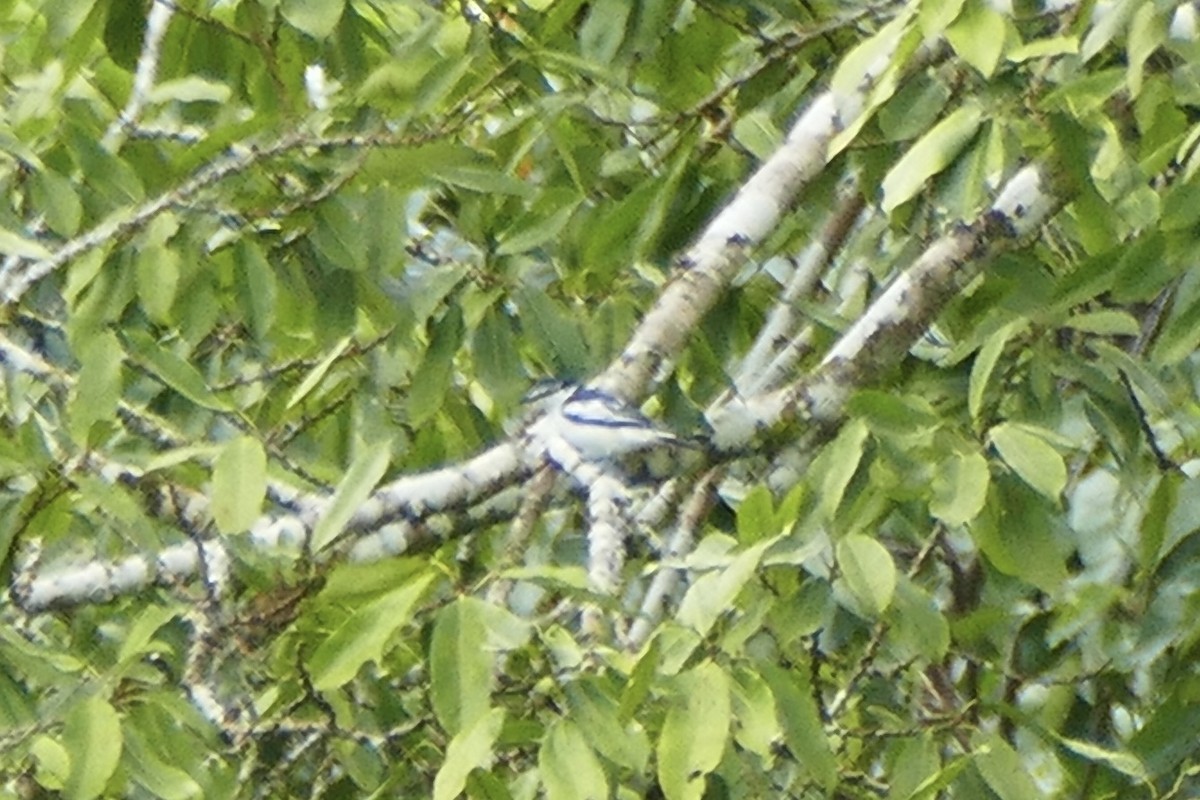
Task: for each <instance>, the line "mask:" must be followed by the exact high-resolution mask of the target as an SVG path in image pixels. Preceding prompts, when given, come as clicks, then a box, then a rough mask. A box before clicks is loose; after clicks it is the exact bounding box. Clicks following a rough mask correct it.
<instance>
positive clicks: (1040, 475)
mask: <svg viewBox="0 0 1200 800" xmlns="http://www.w3.org/2000/svg"><path fill="white" fill-rule="evenodd" d="M988 439H990V440H991V442H992V444H993V445H995V447H996V451H997V452H998V453H999V454H1000V457H1001V458H1003V459H1004V461H1005V463H1006V464H1008V465H1009V466H1010V467H1012V469H1013V471H1014V472H1016V473H1017V474H1018V475H1020V476H1021V480H1023V481H1025V482H1026V483H1028V484H1029V485H1030V486H1032V487H1033V488H1034V489H1036V490H1037V491H1039V492H1041V493H1042V494H1044V495H1045V496H1046V497H1049V498H1050V499H1051V500H1057V499H1058V496H1059V495H1060V494H1062V490H1063V489H1064V488H1065V487H1066V485H1067V466H1066V464H1064V463H1063V459H1062V456H1060V455H1059V454H1058V451H1057V450H1055V449H1054V448H1053V447H1051V446H1050V445H1049V443H1047V442H1046V440H1045V439H1044V438H1042V437H1041V436H1039V435H1037V434H1036V433H1032V432H1031V430H1030V428H1029V427H1028V426H1023V425H1017V424H1014V423H1011V422H1004V423H1001V424H999V425H997V426H996V427H994V428H992V429H991V430H990V431H989V432H988Z"/></svg>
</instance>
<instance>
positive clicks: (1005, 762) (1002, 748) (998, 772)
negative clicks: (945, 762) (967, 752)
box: [975, 734, 1041, 800]
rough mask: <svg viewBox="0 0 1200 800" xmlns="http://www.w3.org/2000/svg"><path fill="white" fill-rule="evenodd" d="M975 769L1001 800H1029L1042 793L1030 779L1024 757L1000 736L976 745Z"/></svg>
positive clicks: (993, 736)
mask: <svg viewBox="0 0 1200 800" xmlns="http://www.w3.org/2000/svg"><path fill="white" fill-rule="evenodd" d="M975 766H976V768H978V769H979V772H980V774H981V775H983V779H984V780H985V781H987V785H988V787H989V788H990V789H991V790H992V791H993V792H995V793H996V794H997V795H999V797H1000V800H1028V798H1031V797H1040V796H1041V792H1039V791H1038V787H1037V786H1036V785H1035V784H1034V782H1033V779H1032V778H1030V777H1029V770H1028V769H1026V768H1025V765H1024V763H1022V761H1021V756H1020V755H1018V754H1017V751H1016V750H1014V749H1013V748H1012V745H1010V744H1009V743H1008V742H1006V741H1004V739H1003V738H1001V737H1000V736H999V735H996V734H992V735H990V736H988V737H987V740H986V742H976V743H975Z"/></svg>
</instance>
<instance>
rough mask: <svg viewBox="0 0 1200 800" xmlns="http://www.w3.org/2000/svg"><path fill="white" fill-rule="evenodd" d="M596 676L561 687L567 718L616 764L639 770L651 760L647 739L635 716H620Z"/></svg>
mask: <svg viewBox="0 0 1200 800" xmlns="http://www.w3.org/2000/svg"><path fill="white" fill-rule="evenodd" d="M605 689H606V687H605V686H604V685H602V684H601V682H600V681H599V680H596V679H593V678H590V677H583V678H580V679H579V680H576V681H572V682H571V683H569V684H567V685H566V686H565V687H563V692H564V693H565V695H566V698H567V708H568V709H569V710H570V719H572V720H574V721H575V722H576V723H578V725H579V727H580V729H581V730H582V731H583V735H584V737H585V738H586V739H587V741H588V743H589V744H590V745H591V746H592V748H593V749H595V751H596V752H597V753H599V754H600V755H602V756H604V757H605V758H607V759H608V760H609V761H611V762H612V763H614V764H616V765H617V766H619V767H621V768H623V769H627V770H629V771H631V772H633V773H635V774H640V773H641V772H642V771H643V770H645V769H646V764H647V762H648V761H649V760H650V739H649V737H648V736H647V735H646V731H645V729H644V728H643V727H642V724H641V723H640V722H638V721H637V720H633V719H628V718H623V717H622V714H621V707H620V705H619V704H618V703H617V700H616V698H614V697H612V696H611V695H609V694H608V692H607V691H605Z"/></svg>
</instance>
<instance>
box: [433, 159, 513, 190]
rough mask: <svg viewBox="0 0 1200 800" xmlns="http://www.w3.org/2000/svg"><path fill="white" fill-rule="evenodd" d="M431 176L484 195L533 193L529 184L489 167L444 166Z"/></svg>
mask: <svg viewBox="0 0 1200 800" xmlns="http://www.w3.org/2000/svg"><path fill="white" fill-rule="evenodd" d="M433 177H435V178H438V179H440V180H442V181H444V182H446V183H448V184H450V185H451V186H458V187H460V188H462V189H469V190H471V191H474V192H480V193H481V194H486V195H513V196H515V197H528V196H530V195H531V194H532V193H533V187H532V186H531V185H530V184H528V183H526V182H525V181H523V180H521V179H519V178H514V177H513V176H512V175H505V174H504V173H503V172H501V171H500V170H499V169H494V168H490V167H454V166H450V167H444V168H442V169H438V170H436V171H435V172H434V173H433Z"/></svg>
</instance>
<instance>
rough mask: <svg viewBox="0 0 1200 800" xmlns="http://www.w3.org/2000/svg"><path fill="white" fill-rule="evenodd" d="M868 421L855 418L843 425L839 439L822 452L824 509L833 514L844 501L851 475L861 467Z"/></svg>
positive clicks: (822, 506)
mask: <svg viewBox="0 0 1200 800" xmlns="http://www.w3.org/2000/svg"><path fill="white" fill-rule="evenodd" d="M867 433H868V429H867V424H866V423H865V422H864V421H863V420H861V419H854V420H851V421H850V422H848V423H846V424H845V425H843V426H842V430H841V431H840V432H839V433H838V436H837V438H836V439H834V440H833V442H832V443H830V445H829V446H828V447H826V448H825V451H824V452H823V453H822V454H821V463H822V465H823V467H824V469H823V473H822V478H821V512H822V514H823V515H824V516H825V517H826V518H830V517H832V516H833V515H834V513H835V512H836V511H837V509H838V506H839V505H841V503H842V497H843V495H845V493H846V487H847V486H849V485H850V479H851V478H853V477H854V473H855V472H857V471H858V464H859V461H861V460H862V454H863V445H864V444H865V443H866V441H867Z"/></svg>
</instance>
